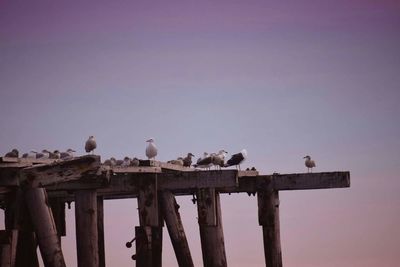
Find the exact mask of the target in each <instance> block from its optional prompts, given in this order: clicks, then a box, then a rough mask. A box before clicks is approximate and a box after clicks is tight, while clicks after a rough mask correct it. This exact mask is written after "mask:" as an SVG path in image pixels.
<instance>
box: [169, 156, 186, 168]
mask: <svg viewBox="0 0 400 267" xmlns="http://www.w3.org/2000/svg"><path fill="white" fill-rule="evenodd" d="M168 163H171V164H174V165H178V166H183V164H184V161H183V158H182V157H179V158H177V159H173V160H170V161H168Z"/></svg>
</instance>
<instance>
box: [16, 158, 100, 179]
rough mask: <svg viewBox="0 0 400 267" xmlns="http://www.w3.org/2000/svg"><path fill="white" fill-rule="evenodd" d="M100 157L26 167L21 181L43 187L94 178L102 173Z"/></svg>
mask: <svg viewBox="0 0 400 267" xmlns="http://www.w3.org/2000/svg"><path fill="white" fill-rule="evenodd" d="M101 172H102V169H101V168H100V157H99V156H93V155H87V156H83V157H79V158H75V159H72V160H66V161H60V162H56V163H53V164H48V165H37V166H33V167H29V168H25V169H23V170H22V172H21V177H20V182H25V183H28V184H29V185H30V186H31V187H38V186H40V187H43V186H47V185H53V184H59V183H63V182H68V181H72V180H79V179H82V180H85V179H93V177H94V178H96V177H98V176H100V175H101V174H102V173H101Z"/></svg>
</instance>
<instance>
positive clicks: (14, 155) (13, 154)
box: [5, 148, 19, 158]
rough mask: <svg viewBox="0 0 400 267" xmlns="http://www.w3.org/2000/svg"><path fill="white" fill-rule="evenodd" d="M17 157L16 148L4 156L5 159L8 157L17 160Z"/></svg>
mask: <svg viewBox="0 0 400 267" xmlns="http://www.w3.org/2000/svg"><path fill="white" fill-rule="evenodd" d="M18 156H19V151H18V149H16V148H14V149H13V150H11V151H10V152H8V153H6V155H5V157H9V158H18Z"/></svg>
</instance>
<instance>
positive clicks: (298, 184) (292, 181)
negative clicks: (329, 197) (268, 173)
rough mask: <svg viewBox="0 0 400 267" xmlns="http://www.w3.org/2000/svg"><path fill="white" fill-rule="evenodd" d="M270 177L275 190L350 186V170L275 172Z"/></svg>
mask: <svg viewBox="0 0 400 267" xmlns="http://www.w3.org/2000/svg"><path fill="white" fill-rule="evenodd" d="M272 178H273V188H274V189H275V190H305V189H325V188H326V189H328V188H344V187H350V172H320V173H294V174H276V175H272Z"/></svg>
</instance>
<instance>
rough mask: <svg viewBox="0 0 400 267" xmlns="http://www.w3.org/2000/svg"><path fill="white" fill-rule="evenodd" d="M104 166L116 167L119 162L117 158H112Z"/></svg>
mask: <svg viewBox="0 0 400 267" xmlns="http://www.w3.org/2000/svg"><path fill="white" fill-rule="evenodd" d="M104 165H106V166H110V167H114V166H116V165H117V160H116V159H115V158H113V157H111V158H110V159H107V160H106V161H104Z"/></svg>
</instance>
